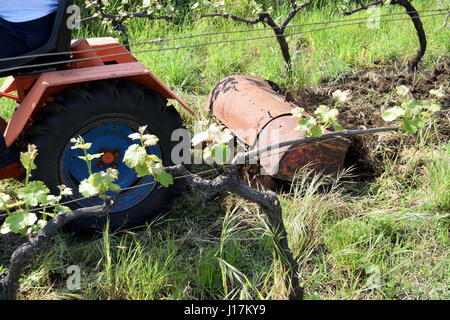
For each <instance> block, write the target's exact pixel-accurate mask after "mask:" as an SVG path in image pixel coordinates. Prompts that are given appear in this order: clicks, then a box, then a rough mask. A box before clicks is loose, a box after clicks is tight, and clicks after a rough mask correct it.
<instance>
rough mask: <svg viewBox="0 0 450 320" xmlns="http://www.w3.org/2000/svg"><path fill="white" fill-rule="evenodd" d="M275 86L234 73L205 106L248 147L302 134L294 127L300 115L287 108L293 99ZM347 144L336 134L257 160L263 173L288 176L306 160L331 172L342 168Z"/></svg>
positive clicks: (292, 175) (314, 166) (291, 138)
mask: <svg viewBox="0 0 450 320" xmlns="http://www.w3.org/2000/svg"><path fill="white" fill-rule="evenodd" d="M275 87H276V85H275V84H274V83H272V82H270V81H267V80H264V79H258V78H253V77H249V76H243V75H232V76H229V77H226V78H225V79H223V80H222V81H220V82H219V83H218V84H217V85H216V86H215V87H214V89H213V90H212V91H211V92H210V94H209V97H208V101H207V103H206V109H207V110H209V112H210V113H211V114H212V115H214V116H215V118H216V119H217V120H219V121H220V122H221V123H222V124H223V125H225V126H226V127H227V128H229V129H230V130H231V131H232V132H233V134H234V135H235V136H236V137H237V138H238V139H239V140H240V141H241V142H243V143H244V144H245V145H246V147H247V149H248V150H252V149H256V148H261V147H264V146H269V145H272V144H275V143H280V142H283V141H289V140H296V139H301V138H303V137H304V136H305V132H302V131H296V130H295V128H296V126H297V123H298V119H297V118H295V117H294V116H292V114H291V110H292V109H293V108H295V107H296V105H294V104H293V103H291V102H288V101H286V99H285V97H284V96H283V95H281V94H280V93H278V92H276V91H275V90H274V88H275ZM304 116H306V117H307V116H309V115H308V114H306V113H305V114H304ZM325 133H329V131H326V132H325ZM349 146H350V142H349V141H348V140H347V139H344V138H340V137H337V138H332V139H329V140H326V141H322V142H316V143H312V144H296V145H291V146H288V147H284V148H280V149H277V150H271V151H268V152H266V153H264V154H261V156H260V165H261V166H262V168H263V169H264V171H265V173H266V174H269V175H271V176H272V177H274V178H278V179H282V180H287V181H291V180H292V179H293V178H294V176H295V173H296V171H298V170H299V169H301V168H303V167H304V166H307V165H309V166H310V168H311V169H314V170H315V171H316V172H317V173H323V174H335V173H337V172H338V171H339V170H341V169H342V168H343V165H344V159H345V156H346V153H347V151H348V148H349Z"/></svg>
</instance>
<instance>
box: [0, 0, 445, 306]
mask: <svg viewBox="0 0 450 320" xmlns="http://www.w3.org/2000/svg"><path fill="white" fill-rule="evenodd" d="M415 4H416V7H417V8H418V9H419V10H424V9H427V8H435V6H436V4H435V2H430V1H415ZM244 7H245V6H243V7H239V8H237V9H236V10H244V11H245V8H244ZM276 10H278V11H277V14H278V15H279V16H284V15H285V14H286V8H283V7H279V8H276ZM244 11H242V12H244ZM387 12H401V9H399V8H392V9H386V8H384V9H383V10H382V13H387ZM365 15H367V13H364V12H362V13H360V14H358V15H354V16H352V18H356V17H360V16H365ZM341 18H342V16H341V15H338V14H337V13H336V12H335V10H333V9H330V8H329V7H327V8H325V9H324V10H323V11H322V10H318V9H317V10H312V11H309V12H308V13H300V14H299V15H298V16H297V17H296V18H295V19H294V20H293V21H292V22H291V24H292V25H294V24H301V23H310V22H316V21H325V20H335V19H341ZM443 20H444V17H442V16H441V17H433V18H426V19H424V21H423V22H424V27H425V30H426V32H427V36H428V49H427V54H426V56H425V57H424V61H423V62H422V64H421V67H422V69H423V70H426V69H430V68H432V67H433V65H434V64H435V63H436V62H437V61H440V60H441V59H443V57H445V56H447V58H448V52H449V49H450V42H449V39H450V37H449V31H448V30H441V31H433V30H434V29H436V28H437V27H438V26H440V25H441V24H442V22H443ZM260 27H261V25H258V26H255V27H254V28H260ZM249 28H250V27H248V26H245V25H243V24H239V23H232V22H230V21H226V20H222V19H203V20H201V21H197V22H185V23H184V24H182V25H179V26H173V25H171V23H170V22H161V21H160V22H152V23H151V22H148V21H144V20H134V21H133V22H132V23H131V24H129V25H128V31H129V33H130V36H131V37H130V38H131V40H132V41H131V42H139V41H145V40H149V39H156V38H172V37H183V36H187V35H190V34H203V33H209V32H218V31H233V30H246V29H249ZM92 30H96V31H95V32H93V31H92ZM92 30H81V31H80V33H79V34H78V36H105V35H107V33H106V32H105V31H104V30H102V29H101V28H99V29H95V28H93V29H92ZM290 31H291V32H296V31H298V28H292V29H287V32H290ZM266 34H270V33H267V32H264V33H263V32H255V33H241V34H235V35H232V37H233V39H236V38H242V39H244V38H245V37H253V36H255V37H257V36H258V35H266ZM225 39H227V36H215V37H209V38H195V39H188V40H183V41H174V43H170V44H164V43H162V44H161V45H160V46H159V47H171V46H173V45H174V44H176V45H188V44H193V43H202V42H205V41H218V40H225ZM288 40H289V44H290V48H291V53H292V55H293V66H294V67H293V72H292V73H291V74H288V73H287V72H286V69H285V68H284V66H283V60H282V57H281V53H280V51H279V48H278V45H277V43H276V41H275V40H274V39H273V38H272V39H264V40H258V41H250V42H247V41H243V42H237V43H232V44H220V45H211V46H202V47H196V48H189V49H179V50H175V51H174V50H171V51H163V52H154V53H150V54H148V53H139V54H136V57H137V58H138V59H139V61H141V62H142V63H144V64H145V65H146V66H148V67H149V68H150V69H151V70H152V71H153V72H154V73H155V74H156V75H157V76H158V77H160V78H161V79H162V80H163V81H164V82H166V83H167V84H169V86H171V87H172V88H174V89H175V91H176V92H177V93H178V94H179V95H180V96H181V97H182V98H183V99H185V100H186V101H187V102H188V104H189V105H190V106H192V108H193V109H195V110H196V112H197V113H198V115H197V118H201V117H205V116H206V113H205V112H204V111H202V108H203V105H204V103H205V101H206V96H207V94H208V93H209V91H210V90H211V88H212V87H213V86H214V85H215V84H216V83H217V82H218V81H220V80H221V79H222V78H223V77H225V76H227V75H230V74H233V73H243V74H247V75H252V76H256V77H262V78H266V79H270V80H272V81H274V82H277V83H279V84H281V85H283V86H285V87H288V88H293V89H296V90H298V89H302V88H306V87H309V86H313V85H315V84H318V83H319V82H320V80H321V78H323V77H329V78H331V79H336V78H339V77H341V76H343V75H344V74H345V73H347V72H350V71H351V70H358V69H359V68H371V67H372V66H374V64H375V63H379V64H392V63H397V64H402V63H404V62H405V61H406V60H407V59H408V58H410V57H411V56H412V55H413V54H414V53H415V51H416V50H417V45H418V44H417V38H416V35H415V31H414V29H413V27H412V24H411V22H410V21H404V22H401V23H394V22H389V23H386V24H384V23H383V24H382V28H381V29H380V30H370V29H367V27H366V26H365V25H361V26H351V27H345V28H336V29H330V30H325V31H320V32H313V33H307V34H305V35H293V36H290V37H289V39H288ZM153 48H158V46H156V45H154V46H153ZM139 49H140V48H138V47H133V50H139ZM418 76H420V72H419V73H418ZM3 100H4V99H2V105H1V107H0V116H2V117H3V118H5V119H8V118H9V117H10V115H11V114H12V112H13V110H14V105H15V104H13V103H11V102H8V103H6V104H5V102H4V101H3ZM182 116H183V118H184V119H185V122H186V124H187V126H188V127H189V128H191V126H192V124H193V122H194V119H193V117H190V116H189V115H188V114H187V113H185V112H182ZM436 134H437V132H436V131H435V129H433V128H431V129H429V130H428V131H426V132H425V133H424V134H423V135H422V136H420V137H419V139H418V142H417V146H418V147H419V150H418V151H417V152H415V149H414V148H412V149H409V148H405V149H404V150H403V153H402V154H401V155H400V157H399V158H398V159H396V160H395V162H394V160H389V159H390V157H388V156H386V160H385V167H386V171H385V173H384V174H383V175H381V176H380V177H378V178H377V179H376V180H375V181H373V182H354V179H352V177H351V172H345V173H343V174H342V176H341V177H340V178H339V179H337V180H335V181H334V182H332V184H331V186H330V180H329V179H326V178H323V177H322V178H320V177H314V176H312V175H311V173H309V172H308V171H307V170H304V171H302V172H300V173H299V175H298V179H297V180H296V181H295V182H294V183H293V184H292V185H291V189H290V190H285V191H284V192H283V193H280V200H281V204H282V207H283V217H284V222H285V225H286V228H287V232H288V237H289V245H290V247H291V249H292V251H293V254H294V256H295V257H296V259H297V261H298V263H299V266H300V270H299V278H300V281H301V283H302V285H303V286H304V288H305V290H306V299H449V298H450V294H449V292H448V283H449V280H450V279H449V276H448V275H449V265H450V254H449V253H450V251H449V234H448V230H449V212H450V201H449V194H450V190H449V188H450V187H449V174H450V170H449V167H448V164H449V147H450V145H449V144H446V143H444V142H442V141H441V142H439V140H437V139H436V138H435V137H436ZM433 137H434V138H435V139H432V138H433ZM386 152H388V151H386ZM0 186H1V187H3V186H4V185H0ZM70 265H78V266H79V267H80V268H81V289H80V290H76V291H71V290H69V289H67V286H66V280H67V277H68V274H67V273H66V270H67V268H68V267H69V266H70ZM0 269H1V266H0ZM285 278H286V274H285V271H284V270H283V268H282V265H281V263H280V261H279V260H278V259H277V258H276V255H275V251H274V248H273V239H272V235H271V232H270V230H269V228H268V226H267V221H266V219H265V218H264V216H263V213H262V212H261V211H260V209H259V208H258V207H257V206H256V205H255V204H252V203H249V202H246V201H243V200H241V199H239V198H236V197H235V196H231V195H228V196H224V197H219V196H217V197H214V198H207V197H205V195H203V194H201V193H198V192H194V191H186V192H185V194H184V195H183V196H182V197H181V198H180V199H178V200H177V202H176V203H175V205H174V208H173V209H172V210H171V211H170V212H169V213H168V214H166V215H164V216H161V217H160V218H159V219H157V220H155V221H153V222H152V223H151V224H149V225H148V226H146V227H144V228H142V229H136V230H130V231H129V232H127V233H126V234H110V233H108V232H107V231H105V232H103V233H102V234H100V235H98V237H96V238H94V239H92V238H73V237H71V236H70V235H68V234H60V235H58V236H57V237H56V238H55V241H54V243H53V245H52V247H51V248H50V250H49V251H48V252H47V253H46V254H44V255H42V256H40V257H39V258H38V259H37V260H36V261H35V262H34V263H33V264H32V265H31V266H29V267H28V268H27V270H26V272H25V273H24V275H23V277H22V279H21V288H20V296H19V298H20V299H194V300H195V299H286V298H287V296H288V290H287V288H286V287H285V282H284V279H285Z"/></svg>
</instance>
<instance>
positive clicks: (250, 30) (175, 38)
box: [0, 9, 445, 62]
mask: <svg viewBox="0 0 450 320" xmlns="http://www.w3.org/2000/svg"><path fill="white" fill-rule="evenodd" d="M442 11H445V10H444V9H433V10H423V11H420V12H419V11H418V12H417V13H428V12H442ZM407 13H410V12H396V13H387V14H382V15H378V16H371V17H370V18H373V19H374V18H381V17H387V16H395V15H403V14H407ZM360 20H367V17H361V18H352V19H340V20H328V21H320V22H311V23H304V24H291V25H287V26H286V28H285V29H288V28H296V27H305V26H313V25H321V24H332V23H344V22H351V21H360ZM274 29H276V28H275V27H265V28H258V29H254V28H253V29H246V30H232V31H221V32H211V33H203V34H197V35H195V34H194V35H193V34H191V35H187V36H182V37H173V38H158V39H153V40H147V41H141V42H136V43H129V44H123V45H116V46H111V47H106V48H100V49H87V50H80V51H62V52H51V53H43V54H34V55H22V56H18V57H9V58H1V59H0V62H3V61H10V60H21V59H28V58H41V57H47V56H58V55H69V54H74V53H90V52H97V51H104V50H111V49H117V48H122V47H131V46H142V45H147V44H153V43H158V44H159V43H162V42H170V41H175V40H186V39H194V38H201V37H210V36H216V35H226V34H239V33H249V32H260V31H273V30H274Z"/></svg>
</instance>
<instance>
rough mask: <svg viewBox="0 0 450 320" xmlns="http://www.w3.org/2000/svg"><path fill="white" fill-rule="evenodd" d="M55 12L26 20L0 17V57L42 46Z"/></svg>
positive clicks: (7, 56)
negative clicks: (18, 21)
mask: <svg viewBox="0 0 450 320" xmlns="http://www.w3.org/2000/svg"><path fill="white" fill-rule="evenodd" d="M55 16H56V13H51V14H49V15H47V16H45V17H42V18H40V19H36V20H32V21H27V22H20V23H15V22H9V21H6V20H4V19H2V18H0V58H9V57H15V56H20V55H23V54H25V53H27V52H29V51H31V50H34V49H37V48H39V47H41V46H43V45H44V44H45V43H46V42H47V41H48V39H49V38H50V35H51V32H52V28H53V23H54V21H55Z"/></svg>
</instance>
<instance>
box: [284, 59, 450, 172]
mask: <svg viewBox="0 0 450 320" xmlns="http://www.w3.org/2000/svg"><path fill="white" fill-rule="evenodd" d="M404 69H405V68H403V69H402V67H401V66H397V65H383V66H377V67H376V68H374V69H371V70H359V71H355V72H353V73H351V74H347V75H345V76H343V77H342V78H340V79H338V80H336V81H333V82H328V81H327V80H326V79H324V80H323V81H322V83H321V84H320V85H317V86H314V87H311V88H307V89H304V90H300V91H297V92H289V93H288V94H287V96H290V97H292V101H293V102H295V103H296V104H297V105H298V106H300V107H302V108H304V109H305V110H306V111H307V112H309V113H311V114H313V113H314V111H315V110H316V108H317V107H318V105H319V104H325V105H328V106H332V105H333V104H334V101H333V97H332V93H333V92H334V91H336V90H338V89H340V90H343V91H344V90H350V91H351V99H350V101H348V102H347V103H346V104H345V105H342V106H340V107H339V112H340V113H339V120H340V123H341V124H342V125H343V127H344V128H345V129H362V128H374V127H384V126H390V125H392V123H386V122H385V121H384V120H383V119H382V118H381V113H382V112H383V110H385V109H387V108H390V107H393V106H395V105H398V104H399V102H400V99H399V97H398V96H397V95H396V94H395V90H396V88H397V87H398V86H400V85H405V86H407V87H409V88H410V89H411V93H412V95H413V96H414V98H415V99H416V100H418V101H420V100H428V99H432V98H433V97H432V96H431V95H430V90H432V89H438V88H439V87H440V86H443V87H444V91H445V94H446V97H445V99H443V100H441V101H440V103H441V106H442V110H441V111H440V112H438V113H437V114H436V116H435V118H436V119H437V127H438V131H439V135H440V137H439V138H440V139H441V141H448V139H449V137H450V121H449V120H450V98H449V97H450V77H449V75H450V59H449V58H447V59H445V60H443V61H441V62H440V63H439V64H437V65H436V66H435V68H434V69H433V70H419V71H418V72H415V73H412V72H408V71H405V70H404ZM285 94H286V92H285ZM415 141H416V138H415V137H404V138H403V142H402V145H403V147H405V146H412V145H413V144H414V143H415ZM399 150H400V136H399V135H398V134H395V133H392V134H390V133H388V134H382V135H364V136H357V137H354V138H353V139H352V145H351V147H350V149H349V152H348V155H347V160H346V166H350V165H354V166H356V169H357V172H358V174H359V175H361V176H365V177H376V176H379V175H380V174H381V173H382V172H383V171H384V164H383V156H387V157H389V158H393V157H395V156H396V155H397V153H398V151H399Z"/></svg>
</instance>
